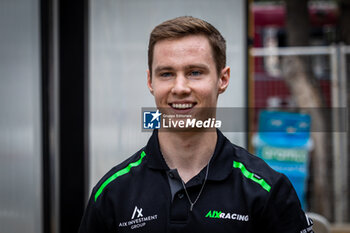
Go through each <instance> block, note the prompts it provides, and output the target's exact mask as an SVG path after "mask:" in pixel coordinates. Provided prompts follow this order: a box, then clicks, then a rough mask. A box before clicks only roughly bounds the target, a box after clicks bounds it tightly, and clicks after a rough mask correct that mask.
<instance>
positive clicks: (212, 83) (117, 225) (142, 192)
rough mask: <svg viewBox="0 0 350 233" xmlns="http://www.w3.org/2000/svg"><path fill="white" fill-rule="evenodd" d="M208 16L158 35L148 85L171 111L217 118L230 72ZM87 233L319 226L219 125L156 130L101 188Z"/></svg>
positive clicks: (178, 21) (274, 231)
mask: <svg viewBox="0 0 350 233" xmlns="http://www.w3.org/2000/svg"><path fill="white" fill-rule="evenodd" d="M225 63H226V44H225V40H224V38H223V37H222V36H221V34H220V33H219V31H218V30H217V29H215V28H214V27H213V26H212V25H210V24H209V23H207V22H205V21H203V20H200V19H197V18H193V17H179V18H175V19H172V20H169V21H166V22H164V23H162V24H160V25H158V26H157V27H156V28H155V29H154V30H153V31H152V33H151V36H150V41H149V51H148V65H149V70H148V71H147V74H148V77H147V85H148V88H149V90H150V92H151V93H152V95H153V96H154V98H155V102H156V106H157V108H158V109H162V114H163V115H184V114H187V115H189V114H190V115H191V117H192V118H196V119H206V118H207V117H208V116H209V117H211V118H213V117H215V111H212V112H209V113H208V109H213V108H215V107H216V105H217V99H218V96H219V94H221V93H223V92H224V91H225V89H226V88H227V86H228V83H229V79H230V68H229V67H227V66H226V64H225ZM79 232H80V233H95V232H96V233H97V232H99V233H103V232H106V233H107V232H152V233H156V232H162V233H165V232H203V233H205V232H211V233H212V232H215V233H224V232H232V233H234V232H237V233H245V232H251V233H254V232H256V233H257V232H259V233H261V232H266V233H281V232H283V233H297V232H298V233H300V232H312V221H311V220H310V219H308V218H307V216H306V215H305V214H304V212H303V211H302V209H301V206H300V204H299V200H298V198H297V195H296V193H295V191H294V189H293V187H292V185H291V184H290V182H289V181H288V179H287V178H286V177H285V176H284V175H282V174H280V173H277V172H275V171H273V170H272V169H271V168H270V167H268V166H267V165H266V164H265V163H264V162H263V161H262V160H261V159H259V158H257V157H255V156H253V155H251V154H249V153H248V152H247V151H245V150H244V149H242V148H240V147H238V146H235V145H233V144H232V143H230V142H229V141H228V139H226V138H225V137H224V136H223V134H222V133H221V132H220V131H219V130H206V131H203V130H198V129H197V130H192V131H191V130H173V131H172V130H159V131H158V130H155V131H154V132H153V135H152V136H151V138H150V139H149V142H148V144H147V145H146V146H145V147H144V148H142V149H141V150H140V151H138V152H136V153H135V154H134V155H133V156H132V157H130V158H129V159H128V160H126V161H124V162H123V163H121V164H119V165H117V166H116V167H114V168H113V169H112V170H111V171H109V172H108V173H107V174H106V175H105V176H104V177H103V178H102V179H101V181H100V182H99V183H98V184H97V185H96V186H95V188H94V189H93V191H92V195H91V199H90V201H89V203H88V206H87V209H86V212H85V214H84V217H83V220H82V223H81V227H80V230H79Z"/></svg>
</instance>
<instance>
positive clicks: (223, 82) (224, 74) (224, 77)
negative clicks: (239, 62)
mask: <svg viewBox="0 0 350 233" xmlns="http://www.w3.org/2000/svg"><path fill="white" fill-rule="evenodd" d="M229 82H230V67H229V66H226V67H225V68H223V69H222V70H221V73H220V77H219V83H218V87H219V94H221V93H223V92H224V91H225V90H226V88H227V87H228V84H229Z"/></svg>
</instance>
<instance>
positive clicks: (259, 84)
mask: <svg viewBox="0 0 350 233" xmlns="http://www.w3.org/2000/svg"><path fill="white" fill-rule="evenodd" d="M251 10H252V12H253V16H254V47H255V48H259V47H284V46H286V37H287V35H286V32H285V17H286V12H285V7H284V5H280V4H279V5H275V4H267V3H262V4H253V5H252V8H251ZM309 13H310V22H311V32H310V39H311V45H329V44H330V43H331V42H332V38H333V37H334V35H335V25H336V23H337V18H338V10H337V7H336V5H334V4H329V3H327V4H319V3H317V4H311V5H310V6H309ZM315 57H316V56H313V57H310V58H311V59H310V60H312V61H311V62H312V69H313V70H314V71H315V72H314V75H315V76H316V78H317V79H318V80H319V85H320V87H321V91H322V93H323V94H324V99H325V103H326V105H327V106H330V104H331V100H330V97H331V93H330V73H329V71H330V69H329V57H327V56H323V57H322V56H321V57H318V58H317V59H316V58H315ZM279 62H280V58H279V57H278V56H275V57H272V56H269V57H255V58H254V106H252V107H255V108H258V109H260V108H266V107H271V105H273V107H288V106H290V105H292V104H293V103H292V100H291V97H290V92H289V89H288V87H287V86H286V84H285V82H284V80H283V77H282V75H281V72H280V70H279Z"/></svg>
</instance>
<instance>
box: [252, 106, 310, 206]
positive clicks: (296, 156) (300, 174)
mask: <svg viewBox="0 0 350 233" xmlns="http://www.w3.org/2000/svg"><path fill="white" fill-rule="evenodd" d="M310 124H311V118H310V116H309V115H308V114H300V113H290V112H279V111H261V112H260V115H259V128H258V133H257V135H256V137H255V139H254V141H255V143H254V144H255V147H256V155H257V156H259V157H261V158H262V159H264V160H265V161H266V162H267V163H268V164H269V165H270V166H271V167H272V168H273V169H274V170H276V171H278V172H281V173H284V174H285V175H286V176H287V177H288V178H289V180H290V181H291V183H292V184H293V186H294V189H295V190H296V192H297V195H298V197H299V199H300V202H301V204H302V206H303V208H304V209H305V207H306V204H305V193H306V182H307V177H308V161H309V158H308V152H309V150H310V148H311V145H312V143H311V139H310Z"/></svg>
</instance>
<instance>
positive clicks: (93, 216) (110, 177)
mask: <svg viewBox="0 0 350 233" xmlns="http://www.w3.org/2000/svg"><path fill="white" fill-rule="evenodd" d="M205 173H206V168H204V169H203V170H202V171H201V172H200V173H199V174H198V175H197V176H195V177H193V178H192V179H191V180H190V181H189V182H187V183H186V189H187V190H188V193H189V196H190V198H191V200H192V201H194V200H195V199H196V197H197V196H198V193H199V192H200V189H201V187H202V183H203V181H204V177H205ZM104 232H106V233H107V232H150V233H157V232H159V233H168V232H169V233H170V232H171V233H172V232H179V233H180V232H181V233H186V232H201V233H205V232H210V233H224V232H231V233H245V232H247V233H248V232H250V233H255V232H256V233H258V232H259V233H262V232H265V233H282V232H283V233H304V232H305V233H306V232H312V220H311V219H309V218H308V217H307V216H306V215H305V213H304V212H303V210H302V209H301V206H300V203H299V200H298V197H297V195H296V193H295V191H294V189H293V187H292V185H291V183H290V182H289V180H288V179H287V178H286V176H284V175H283V174H281V173H278V172H276V171H274V170H272V169H271V168H270V167H269V166H268V165H267V164H266V163H265V162H264V161H263V160H261V159H260V158H258V157H256V156H254V155H251V154H249V153H248V152H247V151H246V150H244V149H243V148H240V147H238V146H236V145H233V144H232V143H231V142H230V141H229V140H228V139H227V138H226V137H224V136H223V135H222V133H221V132H220V131H218V140H217V145H216V148H215V152H214V155H213V157H212V159H211V161H210V165H209V173H208V179H207V181H206V184H205V186H204V188H203V192H202V193H201V195H200V197H199V199H198V201H197V202H196V204H195V205H194V207H193V210H192V211H190V203H189V200H188V198H187V196H186V194H185V193H184V189H183V187H182V183H181V180H180V177H179V176H178V174H177V171H176V170H170V169H169V167H168V166H167V164H166V163H165V161H164V159H163V156H162V155H161V152H160V150H159V144H158V133H157V131H154V133H153V135H152V136H151V138H150V139H149V142H148V144H147V146H146V147H144V148H143V149H141V150H140V151H138V152H136V153H135V154H134V155H133V156H131V157H130V158H129V159H127V160H126V161H124V162H122V163H121V164H119V165H117V166H115V167H114V168H113V169H111V170H110V171H109V172H108V173H107V174H106V175H105V176H104V177H103V178H102V179H101V180H100V181H99V182H98V184H97V185H96V186H95V188H94V189H93V191H92V195H91V198H90V200H89V203H88V206H87V208H86V211H85V214H84V217H83V219H82V222H81V226H80V229H79V233H104Z"/></svg>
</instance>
